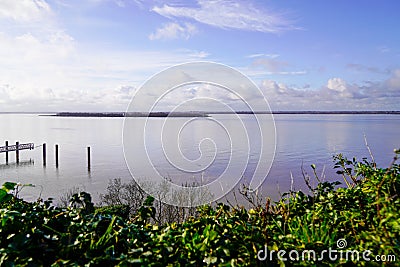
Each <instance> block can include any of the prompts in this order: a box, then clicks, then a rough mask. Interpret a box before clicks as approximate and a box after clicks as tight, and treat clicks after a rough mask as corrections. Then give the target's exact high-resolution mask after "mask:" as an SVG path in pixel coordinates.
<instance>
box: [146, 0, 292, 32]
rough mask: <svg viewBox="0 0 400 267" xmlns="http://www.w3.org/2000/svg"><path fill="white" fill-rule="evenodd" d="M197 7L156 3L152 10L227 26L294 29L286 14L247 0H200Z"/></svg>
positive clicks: (162, 13) (173, 16)
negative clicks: (263, 7)
mask: <svg viewBox="0 0 400 267" xmlns="http://www.w3.org/2000/svg"><path fill="white" fill-rule="evenodd" d="M197 4H198V7H197V6H196V7H184V6H172V5H167V4H164V5H163V6H155V7H153V9H152V11H154V12H156V13H158V14H160V15H162V16H164V17H167V18H186V19H193V20H196V21H198V22H200V23H203V24H207V25H211V26H214V27H218V28H224V29H239V30H247V31H258V32H273V33H277V32H281V31H283V30H288V29H293V28H294V27H293V26H292V25H291V23H290V22H289V21H288V20H287V19H286V18H285V17H284V15H283V14H278V13H276V12H271V11H268V10H262V9H261V8H259V7H255V6H254V5H252V4H251V3H250V2H248V1H231V0H213V1H209V0H199V1H198V3H197Z"/></svg>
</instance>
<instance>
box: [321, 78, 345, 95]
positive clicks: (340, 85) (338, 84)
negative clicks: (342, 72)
mask: <svg viewBox="0 0 400 267" xmlns="http://www.w3.org/2000/svg"><path fill="white" fill-rule="evenodd" d="M326 87H328V89H331V90H334V91H337V92H344V91H345V90H346V89H347V84H346V82H345V81H344V80H343V79H341V78H331V79H329V80H328V84H327V85H326Z"/></svg>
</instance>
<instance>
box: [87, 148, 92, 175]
mask: <svg viewBox="0 0 400 267" xmlns="http://www.w3.org/2000/svg"><path fill="white" fill-rule="evenodd" d="M87 166H88V171H89V172H90V168H91V166H90V146H88V147H87Z"/></svg>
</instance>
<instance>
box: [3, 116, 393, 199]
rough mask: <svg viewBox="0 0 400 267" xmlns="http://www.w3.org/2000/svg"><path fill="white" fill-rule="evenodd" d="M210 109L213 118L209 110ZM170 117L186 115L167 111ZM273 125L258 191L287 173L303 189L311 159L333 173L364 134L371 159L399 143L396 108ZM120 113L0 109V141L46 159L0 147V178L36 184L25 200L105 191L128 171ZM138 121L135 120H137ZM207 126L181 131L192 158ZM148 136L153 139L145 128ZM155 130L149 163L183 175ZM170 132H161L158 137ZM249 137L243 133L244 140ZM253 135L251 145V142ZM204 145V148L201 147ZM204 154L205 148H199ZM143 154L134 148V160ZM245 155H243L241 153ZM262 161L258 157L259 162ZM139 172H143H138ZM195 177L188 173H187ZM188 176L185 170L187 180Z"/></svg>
mask: <svg viewBox="0 0 400 267" xmlns="http://www.w3.org/2000/svg"><path fill="white" fill-rule="evenodd" d="M214 116H215V117H218V119H220V120H224V121H227V122H229V120H235V119H236V118H235V117H234V116H233V115H214ZM214 116H213V117H214ZM246 116H248V115H241V118H242V119H243V120H251V119H252V118H251V116H249V117H248V118H247V117H246ZM130 119H131V120H137V124H138V125H142V124H143V123H144V122H145V120H146V119H145V118H130ZM173 119H174V120H176V122H180V120H187V118H173ZM274 119H275V125H276V154H275V159H274V161H273V164H272V168H271V170H270V172H269V174H268V176H267V178H266V180H265V182H264V184H263V185H262V187H261V192H262V193H263V195H266V196H271V197H272V198H273V199H277V198H278V197H279V195H280V193H283V192H286V191H288V190H289V189H290V187H291V178H290V177H291V174H292V175H293V177H294V178H293V186H294V189H305V188H306V186H305V184H304V181H303V178H302V175H301V166H304V169H305V170H306V171H307V172H308V173H311V172H312V170H311V168H310V165H311V164H316V165H317V172H318V173H319V174H322V173H324V177H325V179H327V180H334V179H339V181H340V177H337V175H336V174H335V171H334V170H333V168H332V167H333V161H332V156H333V155H334V154H337V153H343V154H345V155H347V156H349V157H353V156H356V157H357V158H362V157H369V153H368V150H367V147H366V145H365V141H364V135H365V136H366V138H367V140H368V144H369V146H370V148H371V150H372V153H373V155H374V157H375V160H376V161H377V163H378V164H379V165H381V166H388V165H389V164H390V162H391V160H392V158H393V149H394V148H400V115H274ZM150 120H152V123H153V124H154V125H157V124H158V122H157V121H159V124H160V125H161V124H162V122H163V120H162V119H160V118H150ZM123 122H124V119H123V118H72V117H50V116H38V115H36V114H28V115H27V114H0V146H3V144H4V143H5V141H6V140H7V141H9V142H10V144H15V142H16V141H19V142H20V143H30V142H32V143H35V146H40V145H41V144H43V143H47V146H48V151H47V153H48V156H47V166H46V167H43V165H42V148H41V147H37V148H36V149H34V150H32V151H29V150H24V151H21V152H20V160H21V164H19V165H16V164H15V153H14V152H12V153H10V162H9V164H8V165H6V164H5V153H1V154H0V182H1V184H2V183H3V182H5V181H16V182H21V183H33V184H35V185H37V186H36V187H35V188H25V189H24V190H23V191H22V195H23V197H24V198H25V199H28V200H33V199H36V198H37V197H38V196H39V195H40V194H41V195H42V197H43V198H47V197H54V198H56V199H57V198H58V197H59V196H60V195H61V194H63V193H64V192H66V190H68V189H69V188H71V187H74V186H78V187H80V188H82V189H84V190H86V191H88V192H90V193H91V194H92V196H93V198H94V200H95V201H98V199H99V194H101V193H104V192H105V190H106V187H107V184H108V181H109V180H110V179H113V178H121V179H122V180H124V181H128V180H129V179H132V178H131V174H130V172H129V170H128V167H127V165H126V163H125V159H124V153H123V144H122V143H123V141H122V132H123ZM139 128H140V127H139ZM202 131H204V132H209V131H212V129H210V125H209V120H206V119H204V120H202V119H201V118H199V119H197V122H196V127H194V128H192V129H190V128H189V129H187V130H185V134H182V136H181V137H180V138H181V140H180V141H179V142H180V146H181V147H180V149H181V151H182V153H183V154H185V156H186V157H187V158H189V159H191V160H195V159H196V158H198V157H199V156H200V155H201V153H200V152H199V149H198V144H197V143H198V142H199V141H201V139H198V138H196V136H198V135H199V133H200V137H199V138H201V136H202V135H201V132H202ZM148 138H150V139H151V138H153V137H152V135H151V134H150V135H149V137H148ZM159 138H160V137H159V136H158V135H157V134H154V142H152V140H150V142H149V143H150V144H155V145H149V146H148V149H149V154H151V155H152V157H154V158H156V159H157V158H158V159H160V160H159V161H157V162H156V164H157V169H158V170H161V174H162V175H163V176H166V177H170V178H174V179H175V178H176V179H178V180H176V182H177V183H182V182H185V179H188V178H187V176H186V177H185V176H184V175H183V174H182V173H181V172H179V170H177V169H176V168H175V167H174V166H173V165H171V164H169V162H168V161H167V160H161V159H163V158H165V157H164V156H163V150H162V149H160V147H159V146H157V145H156V144H157V142H158V141H159ZM168 138H171V140H172V139H174V138H176V136H171V137H168V136H166V137H165V136H164V140H168ZM214 138H215V140H214V141H215V143H216V144H217V145H218V149H217V153H216V154H214V153H210V155H213V156H215V160H214V161H213V162H212V165H210V167H209V168H207V169H206V170H204V171H203V172H202V173H201V176H202V177H203V178H205V179H208V178H209V179H210V180H212V179H213V178H215V177H216V176H218V175H220V174H221V173H222V172H223V170H224V168H226V164H227V161H228V159H229V155H230V153H244V152H243V151H241V152H240V151H230V149H231V147H230V145H229V142H226V141H227V139H226V137H224V136H223V135H218V134H217V135H216V136H214ZM251 142H253V141H252V140H251V138H250V143H251ZM55 144H58V145H59V149H60V159H59V162H60V165H59V168H58V169H57V168H55V160H54V145H55ZM257 144H258V143H257V142H256V143H255V144H253V145H254V146H255V147H257ZM88 146H90V147H91V149H92V168H91V172H88V170H87V166H86V164H87V163H86V147H88ZM202 149H203V150H207V149H211V150H213V149H215V147H214V146H213V145H209V146H207V145H205V146H202ZM202 152H204V151H202ZM251 153H258V152H257V149H255V150H254V149H253V150H251V151H250V155H248V156H249V162H248V168H247V169H246V171H245V172H244V175H243V176H244V177H246V176H248V175H251V172H252V170H253V169H254V166H255V164H256V163H255V162H253V161H252V160H253V158H257V155H255V154H254V155H252V154H251ZM205 155H208V154H207V153H205ZM145 156H146V155H140V154H138V155H134V157H137V160H138V161H140V160H141V159H143V157H145ZM244 156H247V155H244ZM260 164H263V163H260ZM139 175H143V177H144V178H145V177H146V173H145V172H144V173H139ZM193 177H194V176H193ZM193 177H189V178H190V179H191V178H193Z"/></svg>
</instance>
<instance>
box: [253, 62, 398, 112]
mask: <svg viewBox="0 0 400 267" xmlns="http://www.w3.org/2000/svg"><path fill="white" fill-rule="evenodd" d="M397 79H398V80H397ZM260 88H261V89H262V91H263V92H264V94H265V96H266V97H267V99H268V101H269V103H270V105H271V108H272V109H273V110H399V109H400V104H399V103H400V69H397V70H394V71H393V73H392V75H391V76H390V77H389V78H388V79H387V80H385V81H382V82H368V83H366V84H364V85H360V84H349V83H347V82H346V81H345V80H343V79H342V78H331V79H329V80H328V81H327V84H326V86H322V87H320V88H314V89H309V88H308V89H298V88H294V87H291V86H288V85H285V84H282V83H277V82H275V81H272V80H264V81H263V82H262V83H261V84H260Z"/></svg>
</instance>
